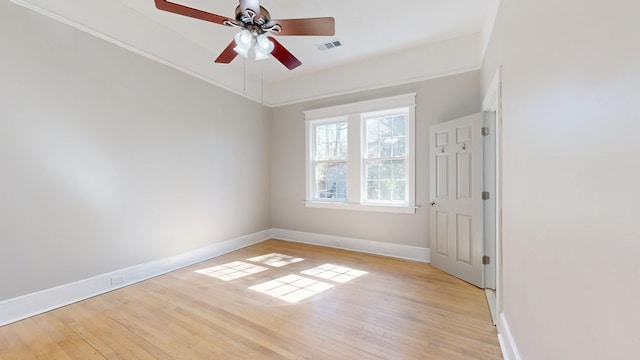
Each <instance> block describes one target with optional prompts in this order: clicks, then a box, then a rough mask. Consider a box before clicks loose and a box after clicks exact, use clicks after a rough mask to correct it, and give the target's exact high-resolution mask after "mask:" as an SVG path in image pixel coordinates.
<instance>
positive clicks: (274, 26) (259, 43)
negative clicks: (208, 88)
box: [155, 0, 335, 70]
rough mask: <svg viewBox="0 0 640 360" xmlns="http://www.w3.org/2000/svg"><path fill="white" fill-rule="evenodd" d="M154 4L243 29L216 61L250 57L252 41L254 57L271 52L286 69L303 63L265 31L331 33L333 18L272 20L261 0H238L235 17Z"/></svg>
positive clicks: (160, 0)
mask: <svg viewBox="0 0 640 360" xmlns="http://www.w3.org/2000/svg"><path fill="white" fill-rule="evenodd" d="M155 4H156V8H158V9H159V10H163V11H168V12H171V13H174V14H178V15H183V16H188V17H191V18H194V19H199V20H203V21H208V22H212V23H215V24H219V25H225V26H230V27H235V28H240V29H242V30H241V31H240V32H239V33H237V34H236V35H235V38H234V40H233V41H232V42H231V43H230V44H229V45H228V46H227V47H226V48H225V49H224V50H223V51H222V53H221V54H220V55H219V56H218V58H217V59H216V60H215V62H216V63H220V64H228V63H230V62H231V61H233V59H235V57H236V56H237V55H238V54H239V55H240V56H242V57H244V58H248V57H249V51H250V50H251V47H252V45H254V44H255V45H254V46H253V47H254V52H255V59H256V60H263V59H267V58H269V55H271V56H273V57H274V58H275V59H276V60H278V61H280V63H282V65H284V66H285V67H286V68H288V69H289V70H293V69H295V68H296V67H298V66H300V65H302V62H301V61H300V60H298V59H297V58H296V57H295V56H293V54H291V52H289V50H287V49H286V48H285V47H284V46H282V44H280V43H279V42H278V41H276V40H275V39H274V38H273V37H271V36H267V35H266V34H271V35H278V36H292V35H302V36H333V35H335V19H334V18H332V17H322V18H305V19H282V20H272V19H271V15H270V14H269V11H267V9H265V8H264V7H262V6H260V0H239V5H238V6H237V7H236V11H235V13H236V16H235V19H231V18H227V17H224V16H221V15H217V14H212V13H209V12H206V11H203V10H198V9H194V8H191V7H188V6H184V5H180V4H176V3H172V2H169V1H167V0H155Z"/></svg>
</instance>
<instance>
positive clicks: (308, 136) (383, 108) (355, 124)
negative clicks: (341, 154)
mask: <svg viewBox="0 0 640 360" xmlns="http://www.w3.org/2000/svg"><path fill="white" fill-rule="evenodd" d="M415 108H416V93H408V94H403V95H398V96H392V97H386V98H381V99H375V100H368V101H361V102H357V103H352V104H344V105H338V106H333V107H326V108H320V109H313V110H307V111H304V116H305V163H306V176H305V182H306V196H305V203H306V207H309V208H324V209H341V210H360V211H373V212H389V213H404V214H415V212H416V209H417V207H416V205H415V199H416V193H415V184H416V181H415V180H416V179H415V175H416V169H415V137H416V126H415V122H416V119H415V118H416V116H415ZM399 109H402V110H406V111H407V112H408V119H407V120H408V124H407V125H408V134H407V135H408V138H407V140H408V144H407V149H408V151H409V153H408V156H407V157H406V158H407V168H408V169H407V172H408V184H407V186H408V187H409V189H408V199H407V203H405V204H385V203H380V202H365V201H364V199H365V197H364V195H363V193H362V191H363V190H362V189H363V187H364V186H365V185H363V184H364V183H365V180H366V179H363V176H362V174H364V171H365V169H364V168H363V166H364V160H365V157H364V153H363V151H364V147H363V145H362V144H363V142H364V136H365V133H364V132H363V127H364V121H363V119H365V118H366V117H371V116H372V115H376V114H385V113H390V112H398V110H399ZM345 119H346V121H347V125H348V127H349V129H352V128H355V129H357V133H356V134H354V132H353V131H349V132H348V155H347V184H348V187H347V201H324V200H317V199H314V194H313V190H314V188H315V187H314V186H313V184H312V181H314V178H315V176H314V175H313V173H312V171H314V166H313V154H312V150H313V143H314V141H315V139H314V130H313V129H314V125H316V124H322V123H332V122H340V121H345ZM353 170H356V171H353Z"/></svg>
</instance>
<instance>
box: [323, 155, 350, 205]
mask: <svg viewBox="0 0 640 360" xmlns="http://www.w3.org/2000/svg"><path fill="white" fill-rule="evenodd" d="M316 189H317V190H316V198H317V199H341V200H343V199H346V198H347V164H346V162H338V163H319V164H316Z"/></svg>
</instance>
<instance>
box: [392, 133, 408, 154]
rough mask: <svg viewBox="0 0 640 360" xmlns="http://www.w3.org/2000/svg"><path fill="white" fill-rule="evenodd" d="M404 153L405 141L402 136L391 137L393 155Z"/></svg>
mask: <svg viewBox="0 0 640 360" xmlns="http://www.w3.org/2000/svg"><path fill="white" fill-rule="evenodd" d="M405 154H406V141H405V138H404V137H394V138H393V157H404V156H405Z"/></svg>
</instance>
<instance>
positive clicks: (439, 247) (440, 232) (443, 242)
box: [436, 211, 449, 256]
mask: <svg viewBox="0 0 640 360" xmlns="http://www.w3.org/2000/svg"><path fill="white" fill-rule="evenodd" d="M436 253H437V254H439V255H444V256H448V255H449V213H446V212H444V211H436Z"/></svg>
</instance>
